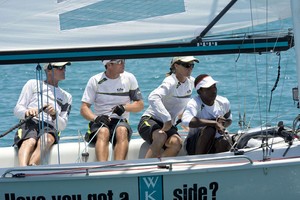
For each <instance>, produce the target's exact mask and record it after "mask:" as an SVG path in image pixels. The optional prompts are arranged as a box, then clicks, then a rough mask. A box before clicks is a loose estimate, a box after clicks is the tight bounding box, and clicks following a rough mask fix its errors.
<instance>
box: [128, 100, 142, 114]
mask: <svg viewBox="0 0 300 200" xmlns="http://www.w3.org/2000/svg"><path fill="white" fill-rule="evenodd" d="M124 108H125V111H127V112H140V111H141V110H143V109H144V101H143V100H138V101H133V102H132V103H128V104H126V105H124Z"/></svg>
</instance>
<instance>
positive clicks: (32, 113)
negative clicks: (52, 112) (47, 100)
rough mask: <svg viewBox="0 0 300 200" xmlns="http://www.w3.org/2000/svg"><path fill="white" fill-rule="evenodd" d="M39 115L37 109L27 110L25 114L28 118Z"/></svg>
mask: <svg viewBox="0 0 300 200" xmlns="http://www.w3.org/2000/svg"><path fill="white" fill-rule="evenodd" d="M37 114H38V109H37V108H29V109H28V110H26V112H25V117H28V116H36V115H37Z"/></svg>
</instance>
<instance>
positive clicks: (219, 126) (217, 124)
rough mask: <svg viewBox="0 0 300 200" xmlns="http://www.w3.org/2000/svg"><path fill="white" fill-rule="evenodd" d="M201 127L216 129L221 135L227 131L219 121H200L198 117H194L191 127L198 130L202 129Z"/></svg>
mask: <svg viewBox="0 0 300 200" xmlns="http://www.w3.org/2000/svg"><path fill="white" fill-rule="evenodd" d="M201 126H212V127H215V128H216V129H217V130H218V131H220V132H221V133H222V132H224V130H225V127H224V126H223V124H222V123H221V121H217V120H214V119H199V118H197V117H193V118H192V120H191V121H190V123H189V127H191V128H197V127H201Z"/></svg>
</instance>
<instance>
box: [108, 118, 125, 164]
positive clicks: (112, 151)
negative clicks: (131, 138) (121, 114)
mask: <svg viewBox="0 0 300 200" xmlns="http://www.w3.org/2000/svg"><path fill="white" fill-rule="evenodd" d="M120 121H121V118H120V119H119V121H118V123H117V124H116V126H115V128H114V131H113V134H112V137H111V149H112V150H111V154H110V160H111V161H112V160H113V159H112V156H113V154H114V139H115V134H116V129H117V127H118V125H119V123H120ZM127 131H128V130H127ZM127 135H128V134H127Z"/></svg>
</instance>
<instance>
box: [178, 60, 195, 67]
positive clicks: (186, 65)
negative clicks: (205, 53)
mask: <svg viewBox="0 0 300 200" xmlns="http://www.w3.org/2000/svg"><path fill="white" fill-rule="evenodd" d="M176 63H177V64H178V65H181V66H182V67H184V68H187V69H188V68H194V66H195V64H194V63H187V62H180V61H179V62H176Z"/></svg>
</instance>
